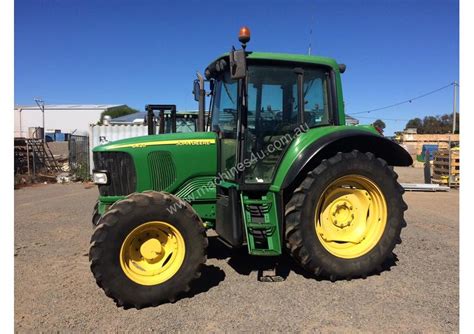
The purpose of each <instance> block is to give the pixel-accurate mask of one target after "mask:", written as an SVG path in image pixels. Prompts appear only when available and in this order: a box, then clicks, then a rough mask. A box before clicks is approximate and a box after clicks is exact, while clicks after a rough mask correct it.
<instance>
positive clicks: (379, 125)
mask: <svg viewBox="0 0 474 334" xmlns="http://www.w3.org/2000/svg"><path fill="white" fill-rule="evenodd" d="M373 126H375V127H377V128H379V129H381V130H383V129H385V127H386V125H385V123H384V121H382V120H381V119H378V120H376V121H375V122H374V123H373Z"/></svg>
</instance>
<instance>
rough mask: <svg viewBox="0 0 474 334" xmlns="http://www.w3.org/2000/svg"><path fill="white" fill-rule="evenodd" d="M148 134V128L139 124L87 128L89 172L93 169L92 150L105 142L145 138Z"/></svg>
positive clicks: (91, 126)
mask: <svg viewBox="0 0 474 334" xmlns="http://www.w3.org/2000/svg"><path fill="white" fill-rule="evenodd" d="M147 134H148V127H147V126H145V125H139V124H124V125H93V124H91V125H90V127H89V147H90V160H89V161H90V162H91V163H90V166H91V167H90V172H91V174H92V170H93V169H94V162H93V160H92V149H93V148H94V147H96V146H98V145H101V144H105V143H107V142H111V141H115V140H119V139H126V138H132V137H139V136H146V135H147Z"/></svg>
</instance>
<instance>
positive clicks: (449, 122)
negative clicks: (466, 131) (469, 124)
mask: <svg viewBox="0 0 474 334" xmlns="http://www.w3.org/2000/svg"><path fill="white" fill-rule="evenodd" d="M408 128H416V129H417V131H418V133H430V134H431V133H433V134H435V133H450V132H452V131H453V114H444V115H441V116H426V117H424V118H423V120H421V119H420V118H413V119H411V120H409V121H408V123H407V124H406V126H405V130H406V129H408ZM456 133H459V113H456Z"/></svg>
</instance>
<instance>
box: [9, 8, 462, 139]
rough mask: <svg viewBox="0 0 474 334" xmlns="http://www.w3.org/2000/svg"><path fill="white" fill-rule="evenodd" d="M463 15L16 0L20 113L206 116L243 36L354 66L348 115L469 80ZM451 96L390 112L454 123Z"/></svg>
mask: <svg viewBox="0 0 474 334" xmlns="http://www.w3.org/2000/svg"><path fill="white" fill-rule="evenodd" d="M458 11H459V5H458V1H456V0H430V1H428V0H418V1H416V0H413V1H408V0H406V1H401V0H399V1H397V0H392V1H388V0H386V1H384V0H378V1H376V0H373V1H355V0H354V1H347V0H346V1H314V0H312V1H309V0H306V1H256V0H254V1H249V0H241V1H235V0H234V1H228V0H221V1H166V0H165V1H151V0H150V1H141V0H115V1H107V0H103V1H92V0H16V1H15V103H16V104H33V103H34V101H33V98H34V97H35V96H41V97H43V98H44V100H45V101H46V103H49V104H53V103H89V104H102V103H113V104H122V103H124V104H128V105H129V106H131V107H134V108H137V109H139V110H143V107H144V105H145V104H147V103H175V104H177V105H178V109H180V110H185V109H188V110H189V109H196V108H197V104H196V102H194V100H193V98H192V95H191V90H192V80H193V79H194V78H195V73H196V70H199V71H201V72H202V71H203V70H204V68H205V67H206V66H207V65H208V63H209V62H210V61H212V60H213V59H214V58H215V57H216V56H217V55H220V54H221V53H223V52H227V51H228V50H229V49H230V47H231V45H232V44H234V45H236V46H238V41H237V39H236V36H237V32H238V29H239V27H240V26H242V25H248V26H249V27H250V29H251V31H252V40H251V41H250V43H249V47H248V49H249V50H254V51H269V52H288V53H304V54H305V53H307V52H308V44H309V30H310V28H311V26H312V29H313V35H312V50H313V54H317V55H321V56H328V57H333V58H335V59H336V60H337V61H338V62H342V63H345V64H346V65H347V71H346V73H344V74H343V90H344V100H345V104H346V112H347V113H348V114H351V113H356V112H360V111H364V110H368V109H373V108H377V107H382V106H385V105H389V104H392V103H396V102H399V101H401V100H405V99H407V98H411V97H414V96H417V95H420V94H423V93H425V92H427V91H430V90H434V89H436V88H439V87H441V86H444V85H447V84H449V83H450V82H452V81H454V80H458V78H459V17H458ZM452 95H453V93H452V89H446V90H443V91H441V92H438V93H436V94H433V95H431V96H429V97H427V98H424V99H420V100H417V101H414V102H413V103H411V104H405V105H403V106H399V107H396V108H392V109H386V110H383V111H379V112H374V113H371V114H362V115H357V117H359V119H360V121H361V122H362V123H370V122H372V121H374V120H375V119H376V118H381V119H382V120H385V123H387V129H386V134H389V135H390V134H392V133H393V131H397V130H400V129H403V127H404V125H405V123H406V120H408V119H410V118H413V117H423V116H425V115H439V114H443V113H450V112H452Z"/></svg>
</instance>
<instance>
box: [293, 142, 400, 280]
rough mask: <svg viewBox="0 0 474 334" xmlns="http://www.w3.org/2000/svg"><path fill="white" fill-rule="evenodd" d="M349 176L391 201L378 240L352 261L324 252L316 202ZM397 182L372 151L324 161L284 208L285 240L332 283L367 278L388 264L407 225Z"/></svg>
mask: <svg viewBox="0 0 474 334" xmlns="http://www.w3.org/2000/svg"><path fill="white" fill-rule="evenodd" d="M349 174H358V175H361V176H364V177H366V178H368V179H370V180H371V181H372V182H374V183H375V184H376V185H377V186H378V187H379V189H380V190H381V192H382V193H383V195H384V197H385V200H386V202H387V223H386V225H385V230H384V231H383V234H382V237H381V238H380V240H379V242H378V243H377V245H375V247H374V248H373V249H371V250H370V251H368V252H367V253H366V254H364V255H362V256H359V257H357V258H352V259H347V258H342V257H337V256H335V255H333V254H331V253H330V252H329V251H328V250H326V248H325V247H324V246H323V245H322V244H321V242H320V240H319V238H318V236H317V235H316V232H315V225H314V218H315V214H316V206H317V203H318V199H319V198H320V197H321V195H322V194H323V192H324V191H325V189H326V188H327V187H328V185H329V184H331V183H332V182H333V181H334V180H337V179H338V178H340V177H342V176H344V175H349ZM397 178H398V175H397V174H396V173H395V172H394V171H393V170H392V169H391V168H390V167H389V166H388V165H387V163H386V162H385V160H383V159H380V158H376V157H375V156H374V155H373V154H372V153H361V152H359V151H352V152H350V153H338V154H336V155H335V156H333V157H331V158H330V159H327V160H323V161H322V162H321V164H320V165H319V166H318V167H316V168H315V169H314V170H312V171H311V172H309V173H308V175H307V176H306V178H305V179H304V180H303V181H302V182H301V184H300V185H299V186H298V187H297V188H296V189H295V191H294V193H293V195H292V197H291V199H290V200H289V201H288V203H287V205H286V210H285V223H286V225H285V239H286V247H287V248H288V250H289V252H290V254H291V255H292V257H293V258H294V259H295V260H296V261H297V262H298V263H299V264H300V265H301V266H302V267H303V268H304V269H306V270H307V271H309V272H310V273H313V274H314V275H316V276H319V277H323V278H329V279H330V280H331V281H335V280H339V279H352V278H357V277H363V278H365V277H366V276H367V275H369V274H371V273H373V272H375V271H377V270H381V268H382V264H383V262H384V260H386V259H387V258H389V257H390V256H391V255H392V251H393V249H394V248H395V246H396V244H397V243H401V239H400V233H401V229H402V228H403V227H405V226H406V222H405V220H404V218H403V214H404V211H406V210H407V208H408V206H407V205H406V203H405V202H404V201H403V197H402V195H403V193H404V189H403V188H402V187H401V186H400V184H398V182H397Z"/></svg>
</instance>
